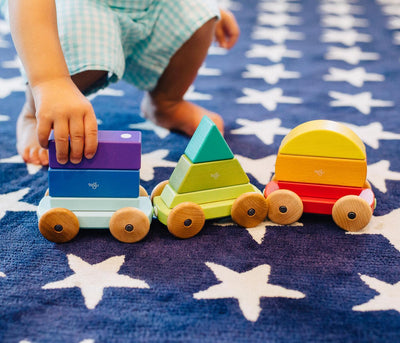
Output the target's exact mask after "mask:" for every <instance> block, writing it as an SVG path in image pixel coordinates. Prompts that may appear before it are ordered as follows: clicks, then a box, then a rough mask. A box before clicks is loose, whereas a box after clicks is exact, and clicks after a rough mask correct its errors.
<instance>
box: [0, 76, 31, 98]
mask: <svg viewBox="0 0 400 343" xmlns="http://www.w3.org/2000/svg"><path fill="white" fill-rule="evenodd" d="M25 90H26V86H25V82H24V80H23V78H22V77H20V76H18V77H13V78H10V79H2V78H0V99H4V98H6V97H8V96H9V95H10V94H11V93H12V92H25Z"/></svg>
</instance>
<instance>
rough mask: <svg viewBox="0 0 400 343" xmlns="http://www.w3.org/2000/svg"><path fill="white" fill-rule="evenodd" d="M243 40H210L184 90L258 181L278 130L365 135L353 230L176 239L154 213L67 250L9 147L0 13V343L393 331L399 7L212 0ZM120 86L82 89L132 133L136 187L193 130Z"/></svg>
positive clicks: (16, 96) (11, 57)
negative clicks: (369, 204)
mask: <svg viewBox="0 0 400 343" xmlns="http://www.w3.org/2000/svg"><path fill="white" fill-rule="evenodd" d="M224 4H225V5H226V6H228V7H229V8H230V9H231V10H232V11H233V12H234V13H235V15H236V16H237V19H238V21H239V24H240V26H241V30H242V34H241V38H240V41H239V42H238V44H237V46H236V47H235V48H234V49H233V50H232V51H230V52H226V51H224V50H221V49H219V48H217V47H212V48H211V49H210V54H209V56H208V57H207V60H206V62H205V64H204V66H203V68H202V69H201V71H200V74H199V76H198V78H197V80H196V81H195V83H194V87H193V88H192V89H191V90H190V92H188V94H187V98H188V99H191V100H192V101H194V102H196V103H198V104H200V105H202V106H205V107H207V108H208V109H210V110H213V111H216V112H218V113H221V114H222V116H223V117H224V119H225V122H226V135H225V138H226V141H227V142H228V144H229V146H230V147H231V149H232V151H233V152H234V154H235V155H236V157H237V158H238V159H239V161H240V162H241V163H242V165H243V167H244V169H245V171H246V172H247V173H248V175H249V178H250V180H251V182H252V183H253V184H254V185H256V186H257V187H259V188H260V189H263V187H264V186H265V184H266V183H267V182H268V181H269V179H270V177H271V175H272V174H273V172H274V163H275V158H276V154H277V151H278V147H279V144H280V142H281V140H282V139H283V137H284V136H285V135H286V134H287V133H288V132H289V131H290V129H292V128H293V127H295V126H296V125H298V124H300V123H302V122H305V121H308V120H313V119H330V120H336V121H340V122H343V123H345V124H346V125H348V126H349V127H351V128H352V129H353V130H354V131H355V132H356V133H357V134H358V135H359V136H360V137H361V139H362V140H363V141H364V143H365V145H366V150H367V156H368V178H369V181H370V183H371V185H372V188H373V191H374V193H375V195H376V198H377V208H376V210H375V212H374V215H373V217H372V219H371V222H370V223H369V225H368V226H367V227H366V228H365V229H364V230H363V231H361V232H359V233H357V234H349V233H346V232H345V231H343V230H341V229H340V228H338V227H337V226H336V225H335V224H334V222H333V220H332V218H331V217H330V216H318V215H311V214H309V215H304V216H303V217H302V218H301V219H300V220H299V222H297V223H295V224H294V225H290V226H278V225H275V224H273V223H271V222H268V221H266V222H264V223H262V225H259V226H258V227H257V228H254V229H244V228H241V227H239V226H237V225H235V224H233V222H232V221H231V220H230V219H227V220H223V221H221V220H214V221H209V222H207V223H206V226H205V227H204V229H203V230H202V231H201V232H200V234H198V235H197V236H195V237H193V238H191V239H188V240H180V239H177V238H174V237H173V236H172V235H170V234H169V233H168V231H167V229H166V228H165V226H164V225H162V224H160V223H159V222H158V221H157V220H156V219H155V220H153V222H152V224H151V229H150V233H149V235H148V236H147V237H146V238H145V239H144V240H143V241H141V242H139V243H136V244H123V243H120V242H118V241H116V240H115V239H114V238H113V237H112V236H111V234H110V232H109V231H108V230H81V232H80V233H79V234H78V236H77V237H76V238H75V239H74V240H73V241H71V242H70V243H66V244H54V243H50V242H48V241H47V240H46V239H45V238H43V237H42V235H41V234H40V233H39V230H38V227H37V218H36V212H35V211H36V207H37V205H38V203H39V201H40V200H41V198H42V197H43V195H44V192H45V191H46V189H47V170H46V169H45V168H38V167H35V166H31V165H25V164H24V163H23V162H22V161H21V159H20V158H19V157H18V155H17V152H16V149H15V143H16V142H15V124H16V120H17V116H18V113H19V111H20V108H21V106H22V105H23V101H24V93H23V90H24V85H23V82H22V80H21V79H20V77H19V71H18V61H17V59H16V52H15V50H14V48H13V46H12V43H11V37H10V34H9V31H8V29H7V26H6V25H5V22H4V21H2V20H0V137H1V138H0V341H2V342H25V343H26V342H32V343H34V342H138V341H149V342H175V341H187V342H196V341H197V342H213V341H215V342H307V341H311V342H395V341H399V340H400V201H399V200H400V148H399V146H400V144H399V140H400V116H399V109H400V92H399V87H400V86H399V85H400V60H399V59H400V46H399V44H400V36H399V30H400V19H399V17H400V3H399V2H398V1H395V0H376V2H375V1H372V0H370V1H367V0H359V1H357V0H353V1H350V0H348V1H347V2H346V0H335V1H333V0H325V1H322V0H321V1H319V2H317V1H312V0H304V1H302V2H300V1H290V2H289V1H288V2H281V1H276V2H275V1H272V0H271V1H262V0H246V1H245V0H242V1H224ZM141 96H142V94H141V93H140V92H138V91H136V90H135V89H134V88H132V87H131V86H129V85H128V84H126V83H122V82H121V83H119V84H116V85H113V86H111V87H110V88H108V89H106V90H104V91H102V92H100V93H98V94H97V95H96V96H94V97H92V102H93V105H94V108H95V110H96V113H97V116H98V119H99V123H100V125H99V128H100V129H103V130H129V129H134V130H140V131H141V132H142V134H143V146H142V148H143V156H142V166H143V168H142V170H141V184H142V185H143V186H144V187H145V188H146V190H147V191H148V192H151V190H152V189H153V188H154V187H155V185H156V184H158V183H159V182H160V181H163V180H165V179H168V178H169V176H170V174H171V172H172V170H173V168H174V166H175V165H176V162H177V161H178V159H179V157H180V156H181V155H182V153H183V151H184V149H185V147H186V145H187V143H188V141H189V139H188V138H187V137H185V136H182V135H180V134H178V133H174V132H169V131H166V130H162V129H160V128H155V127H154V126H152V125H150V124H149V123H147V122H145V121H144V120H143V119H142V118H141V117H140V113H139V104H140V100H141Z"/></svg>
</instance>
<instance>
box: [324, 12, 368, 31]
mask: <svg viewBox="0 0 400 343" xmlns="http://www.w3.org/2000/svg"><path fill="white" fill-rule="evenodd" d="M321 22H322V26H326V27H337V28H339V29H342V30H349V29H352V28H353V27H368V20H367V19H360V18H356V17H353V16H352V15H342V16H337V15H326V16H323V17H322V19H321Z"/></svg>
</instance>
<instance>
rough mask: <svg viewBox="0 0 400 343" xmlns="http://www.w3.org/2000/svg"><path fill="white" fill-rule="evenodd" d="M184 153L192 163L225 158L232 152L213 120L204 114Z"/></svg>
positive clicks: (229, 157) (231, 156) (231, 155)
mask: <svg viewBox="0 0 400 343" xmlns="http://www.w3.org/2000/svg"><path fill="white" fill-rule="evenodd" d="M185 155H186V156H187V157H188V158H189V159H190V160H191V161H192V162H193V163H201V162H211V161H219V160H227V159H231V158H233V153H232V151H231V149H230V148H229V146H228V144H227V143H226V141H225V139H224V137H223V136H222V134H221V132H219V130H218V128H217V126H216V125H215V124H214V122H213V121H212V120H211V119H210V118H208V117H207V116H204V117H203V119H202V120H201V122H200V124H199V126H198V127H197V129H196V131H195V133H194V134H193V137H192V139H191V140H190V142H189V144H188V145H187V147H186V150H185Z"/></svg>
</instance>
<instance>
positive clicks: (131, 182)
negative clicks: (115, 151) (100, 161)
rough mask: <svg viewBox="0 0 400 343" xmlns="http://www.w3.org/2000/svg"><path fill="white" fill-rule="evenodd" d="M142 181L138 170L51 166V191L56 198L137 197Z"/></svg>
mask: <svg viewBox="0 0 400 343" xmlns="http://www.w3.org/2000/svg"><path fill="white" fill-rule="evenodd" d="M139 183H140V175H139V170H111V169H52V168H49V194H50V196H54V197H89V198H90V197H92V198H98V197H101V198H104V197H108V198H128V197H129V198H136V197H138V196H139Z"/></svg>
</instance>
